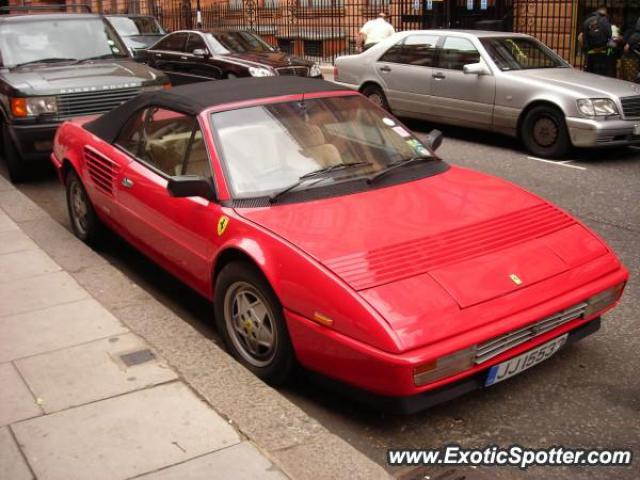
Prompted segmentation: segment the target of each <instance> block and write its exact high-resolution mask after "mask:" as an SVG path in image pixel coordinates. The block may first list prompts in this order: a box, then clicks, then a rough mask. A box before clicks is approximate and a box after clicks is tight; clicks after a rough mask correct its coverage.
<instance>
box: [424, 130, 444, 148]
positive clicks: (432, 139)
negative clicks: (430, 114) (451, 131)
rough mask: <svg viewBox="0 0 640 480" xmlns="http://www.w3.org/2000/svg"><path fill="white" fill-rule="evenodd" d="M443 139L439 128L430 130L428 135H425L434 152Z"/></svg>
mask: <svg viewBox="0 0 640 480" xmlns="http://www.w3.org/2000/svg"><path fill="white" fill-rule="evenodd" d="M443 140H444V135H442V132H441V131H440V130H431V132H429V135H427V145H429V146H430V147H431V150H433V151H434V152H435V151H436V150H438V148H440V145H442V141H443Z"/></svg>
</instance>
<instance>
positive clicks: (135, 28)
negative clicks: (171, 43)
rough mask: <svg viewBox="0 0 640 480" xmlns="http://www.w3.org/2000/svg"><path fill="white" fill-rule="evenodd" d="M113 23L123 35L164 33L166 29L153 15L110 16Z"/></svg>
mask: <svg viewBox="0 0 640 480" xmlns="http://www.w3.org/2000/svg"><path fill="white" fill-rule="evenodd" d="M108 18H109V21H110V22H111V25H113V27H114V28H115V29H116V31H117V32H118V33H119V34H120V35H122V36H123V37H133V36H135V35H164V33H165V32H164V30H163V29H162V27H161V26H160V24H159V23H158V21H157V20H156V19H155V18H153V17H108Z"/></svg>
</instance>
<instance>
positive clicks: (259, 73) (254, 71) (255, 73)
mask: <svg viewBox="0 0 640 480" xmlns="http://www.w3.org/2000/svg"><path fill="white" fill-rule="evenodd" d="M249 73H250V74H251V76H252V77H273V72H272V71H271V70H269V69H267V68H262V67H249Z"/></svg>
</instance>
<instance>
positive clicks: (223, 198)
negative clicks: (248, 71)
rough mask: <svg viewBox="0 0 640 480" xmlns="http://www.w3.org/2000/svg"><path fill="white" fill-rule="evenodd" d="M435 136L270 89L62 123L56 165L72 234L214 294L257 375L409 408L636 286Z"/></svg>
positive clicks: (337, 93)
mask: <svg viewBox="0 0 640 480" xmlns="http://www.w3.org/2000/svg"><path fill="white" fill-rule="evenodd" d="M439 139H440V137H439V136H438V135H437V134H435V135H432V136H431V137H430V139H429V141H427V142H423V141H421V140H419V139H418V138H416V137H415V136H414V135H413V134H412V133H411V132H410V131H409V130H408V129H407V128H406V127H405V126H403V125H402V124H401V123H400V122H398V120H396V119H395V118H393V117H392V116H391V115H390V114H388V113H387V112H385V111H383V110H381V109H380V108H378V107H377V106H375V105H374V104H373V103H371V102H369V101H368V100H366V99H365V98H363V97H362V96H361V95H359V94H357V93H355V92H352V91H344V90H343V89H342V88H341V87H338V86H336V85H334V84H331V83H327V82H323V81H316V80H309V79H300V78H295V77H293V78H280V77H275V78H261V79H240V80H225V81H220V82H214V83H199V84H194V85H188V86H184V87H178V88H174V89H172V90H170V91H160V92H150V93H145V94H142V95H141V96H139V97H137V98H135V99H133V100H131V101H129V102H127V103H125V104H123V105H122V106H121V107H119V108H117V109H115V110H113V111H112V112H110V113H108V114H105V115H104V116H102V117H99V118H97V119H93V120H91V121H86V122H85V123H83V121H82V120H79V121H75V122H67V123H65V124H64V125H62V126H61V127H60V129H59V131H58V133H57V135H56V139H55V149H54V153H53V156H52V160H53V163H54V164H55V166H56V167H57V169H58V172H59V174H60V179H61V180H62V181H63V182H64V184H65V186H66V191H67V199H68V207H69V214H70V217H71V224H72V226H73V230H74V232H75V234H76V235H77V236H78V237H79V238H81V239H82V240H84V241H87V242H92V241H95V240H96V239H97V238H98V236H99V234H100V231H101V226H103V225H106V226H108V227H109V228H111V229H113V230H115V231H116V232H118V233H119V234H120V235H121V236H123V237H125V238H126V239H127V240H129V241H130V242H131V243H132V244H134V245H135V246H136V247H137V248H139V249H140V250H141V251H142V252H144V253H145V254H146V255H148V256H149V257H151V258H153V259H154V260H155V261H157V262H158V263H159V264H160V265H162V266H163V267H164V268H166V269H167V270H169V271H170V272H172V273H173V274H174V275H175V276H177V277H179V278H180V279H181V280H183V281H184V282H185V283H187V284H188V285H190V286H191V287H192V288H194V289H195V290H197V291H198V292H200V293H201V294H202V295H204V296H205V297H207V298H210V299H212V300H213V302H214V308H215V319H216V322H217V325H218V329H219V332H220V334H221V336H222V337H223V338H224V341H225V343H226V345H227V347H228V349H229V351H230V352H231V353H232V354H233V355H234V356H235V357H236V358H237V359H238V360H239V361H240V362H241V363H242V364H244V365H245V366H246V367H247V368H248V369H250V370H251V371H253V372H254V373H255V374H256V375H258V376H259V377H260V378H262V379H264V380H265V381H267V382H270V383H272V384H278V383H281V382H283V381H284V380H285V379H286V378H287V376H288V375H289V374H290V373H291V372H292V370H293V368H294V366H295V365H296V363H299V364H301V365H303V366H304V367H306V368H307V369H309V370H311V371H314V372H317V373H320V374H322V376H324V377H325V378H326V377H330V378H331V379H334V380H338V381H339V382H340V383H339V384H341V385H344V384H345V383H346V384H348V385H350V386H352V387H357V388H355V389H354V390H355V391H358V392H360V393H363V390H364V391H366V392H367V395H364V397H367V398H368V399H370V400H373V399H376V400H381V401H382V403H383V404H384V405H391V406H393V407H395V408H400V409H403V410H404V411H407V412H410V411H415V410H417V409H420V408H424V407H427V406H429V405H432V404H434V403H436V402H440V401H442V400H445V399H447V398H451V397H454V396H457V395H460V394H462V393H464V392H467V391H470V390H472V389H475V388H480V387H487V386H490V385H493V384H495V383H497V382H500V381H502V380H505V379H507V378H509V377H511V376H513V375H516V374H518V373H520V372H522V371H523V370H525V369H527V368H529V367H531V366H533V365H535V364H537V363H539V362H541V361H543V360H545V359H546V358H548V357H549V356H551V355H553V354H554V353H555V352H556V351H557V350H558V349H560V348H562V347H564V346H566V345H568V344H570V343H572V342H574V341H576V340H578V339H580V338H582V337H584V336H586V335H588V334H590V333H592V332H594V331H596V330H597V329H598V327H599V325H600V316H601V315H602V314H603V313H604V312H605V311H607V310H608V309H610V308H612V307H613V306H614V305H615V304H616V303H617V302H618V300H619V298H620V295H621V293H622V290H623V287H624V285H625V282H626V280H627V277H628V274H627V271H626V270H625V268H624V267H623V266H622V265H621V263H620V261H619V260H618V259H617V258H616V256H615V255H614V253H613V252H612V251H611V250H610V249H609V248H608V247H607V246H606V245H605V244H604V243H603V241H602V240H601V239H600V238H598V237H597V236H596V235H594V234H593V233H592V232H590V231H589V230H588V229H587V228H586V227H585V226H584V225H582V224H581V223H580V222H578V221H577V220H576V219H574V218H572V217H571V216H569V215H567V214H566V213H565V212H563V211H562V210H560V209H558V208H556V207H555V206H553V205H551V204H549V203H548V202H546V201H544V200H542V199H541V198H538V197H537V196H535V195H532V194H531V193H528V192H526V191H524V190H522V189H521V188H519V187H516V186H514V185H512V184H510V183H507V182H505V181H503V180H501V179H498V178H494V177H490V176H487V175H484V174H481V173H477V172H474V171H472V170H467V169H464V168H460V167H455V166H450V165H448V164H447V163H445V162H444V161H442V160H441V159H440V158H438V157H437V156H436V155H435V153H434V150H435V147H437V143H439ZM425 143H426V144H425Z"/></svg>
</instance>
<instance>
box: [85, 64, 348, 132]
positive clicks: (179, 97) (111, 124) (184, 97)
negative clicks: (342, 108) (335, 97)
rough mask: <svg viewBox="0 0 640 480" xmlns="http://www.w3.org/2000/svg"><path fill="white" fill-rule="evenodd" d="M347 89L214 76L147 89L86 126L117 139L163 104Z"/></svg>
mask: <svg viewBox="0 0 640 480" xmlns="http://www.w3.org/2000/svg"><path fill="white" fill-rule="evenodd" d="M341 90H345V88H344V87H340V86H338V85H336V84H334V83H331V82H325V81H324V80H316V79H311V78H305V77H293V76H291V77H264V78H238V79H233V80H214V81H211V82H200V83H193V84H190V85H182V86H179V87H174V88H171V89H169V90H160V91H156V92H145V93H141V94H140V95H138V96H136V97H135V98H132V99H131V100H129V101H128V102H125V103H123V104H122V105H120V106H119V107H117V108H115V109H113V110H111V111H110V112H108V113H105V114H104V115H102V116H101V117H98V118H97V119H95V120H93V121H91V122H88V123H86V124H85V125H84V128H85V129H86V130H88V131H90V132H91V133H93V134H94V135H97V136H98V137H100V138H102V139H103V140H105V141H107V142H109V143H112V142H113V141H115V139H116V137H117V135H118V132H119V131H120V128H121V127H122V125H123V124H124V123H125V122H126V121H127V120H128V119H129V118H131V116H132V115H133V114H134V113H135V112H137V111H139V110H141V109H143V108H148V107H159V108H166V109H168V110H173V111H176V112H181V113H185V114H188V115H197V114H199V113H200V112H202V111H203V110H206V109H207V108H209V107H213V106H216V105H222V104H225V103H231V102H241V101H243V100H256V99H261V98H269V97H279V96H283V95H296V94H301V93H316V92H326V91H341Z"/></svg>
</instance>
